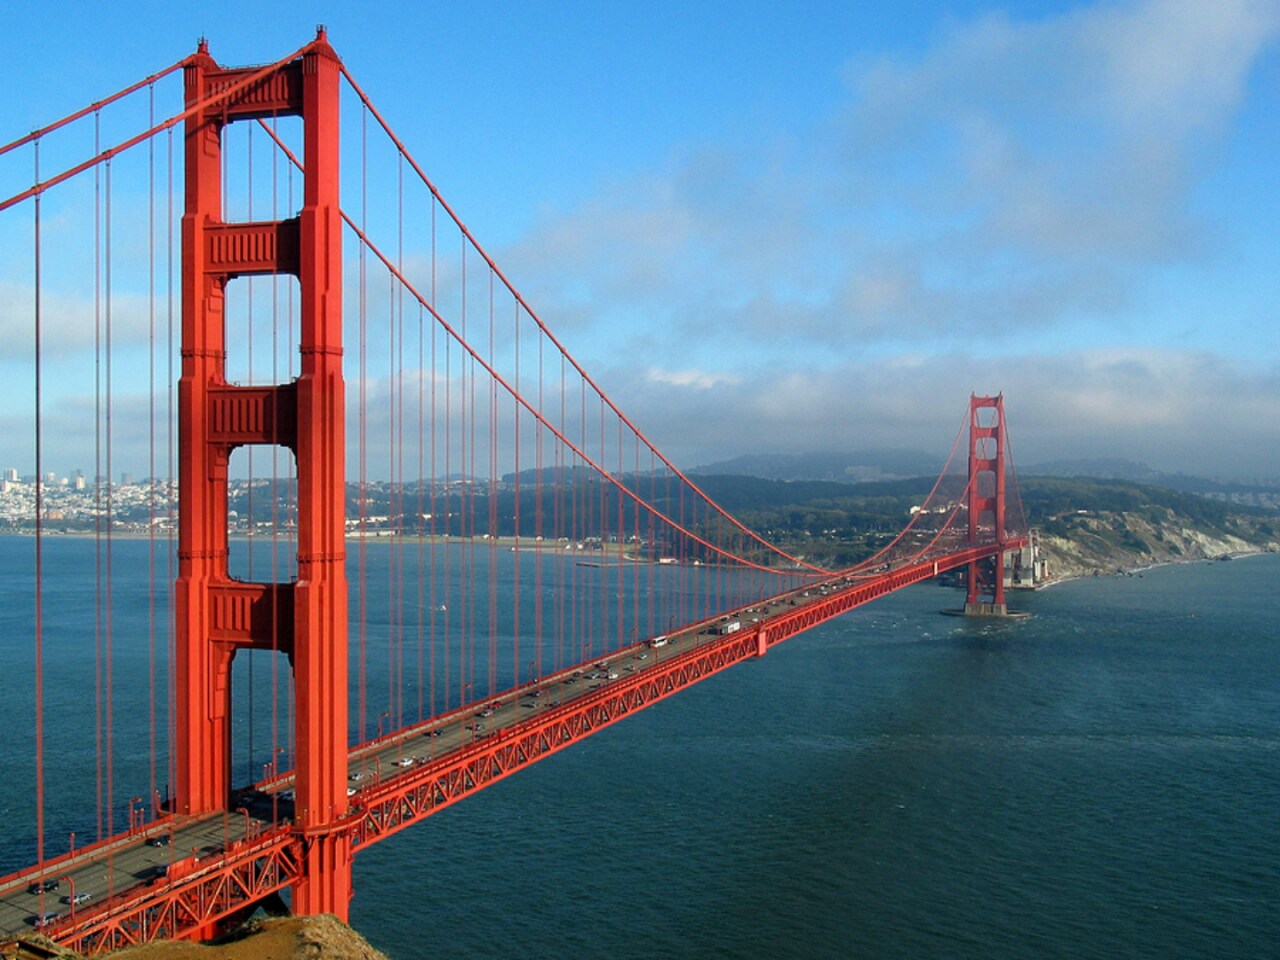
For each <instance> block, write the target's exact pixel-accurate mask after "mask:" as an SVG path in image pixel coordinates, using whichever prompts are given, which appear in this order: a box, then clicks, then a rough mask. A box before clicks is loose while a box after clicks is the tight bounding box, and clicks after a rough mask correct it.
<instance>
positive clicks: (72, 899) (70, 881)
mask: <svg viewBox="0 0 1280 960" xmlns="http://www.w3.org/2000/svg"><path fill="white" fill-rule="evenodd" d="M58 879H59V880H65V881H67V886H68V887H70V888H71V892H70V893H69V894H68V895H67V902H68V903H70V904H71V919H72V920H74V919H75V918H76V878H75V877H73V876H71V874H67V875H66V876H65V877H59V878H58Z"/></svg>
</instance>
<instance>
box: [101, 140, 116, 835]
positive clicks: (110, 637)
mask: <svg viewBox="0 0 1280 960" xmlns="http://www.w3.org/2000/svg"><path fill="white" fill-rule="evenodd" d="M104 166H105V167H106V193H107V196H106V236H105V244H104V246H105V248H106V262H105V264H104V267H103V270H104V274H105V283H106V367H107V376H106V388H107V421H106V435H107V438H106V439H107V469H106V473H107V582H106V607H107V609H106V646H107V678H106V679H107V691H106V710H107V714H106V743H107V761H106V762H107V770H106V781H107V799H106V807H107V833H108V834H111V833H114V832H115V827H114V820H115V817H114V810H113V806H114V804H113V799H114V795H115V792H114V786H115V764H114V762H113V761H114V740H115V737H114V723H113V720H114V713H113V707H114V703H113V701H114V693H115V690H114V686H115V672H114V669H113V663H112V654H113V647H114V646H115V638H114V623H113V614H114V609H113V607H114V604H113V602H112V601H113V599H114V598H113V597H112V593H113V591H114V589H115V582H114V577H113V569H112V561H113V552H114V551H113V549H112V539H111V536H112V531H111V526H112V524H113V523H114V522H115V500H114V496H113V492H112V485H111V471H112V468H113V466H114V464H115V460H114V456H113V454H114V449H115V448H114V443H113V441H112V432H111V418H112V386H113V384H112V372H113V371H112V366H113V365H112V333H113V330H112V327H113V322H112V321H113V319H114V317H113V310H112V307H113V298H112V249H111V219H112V217H111V213H112V210H111V161H110V160H108V161H107V162H106V164H104Z"/></svg>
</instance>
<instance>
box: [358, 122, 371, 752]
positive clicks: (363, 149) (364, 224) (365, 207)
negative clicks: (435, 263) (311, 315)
mask: <svg viewBox="0 0 1280 960" xmlns="http://www.w3.org/2000/svg"><path fill="white" fill-rule="evenodd" d="M367 114H368V111H367V110H365V109H363V108H362V109H361V111H360V229H361V230H362V231H363V232H365V233H367V232H368V231H367V228H368V219H369V181H368V178H367V177H366V173H367V170H368V167H367V164H366V158H367V156H368V136H367V128H366V126H365V117H366V116H367ZM367 270H368V268H367V263H366V258H365V248H364V244H361V245H360V305H359V311H360V314H359V316H360V322H359V330H360V347H359V356H360V386H359V391H358V394H359V403H358V407H359V409H358V416H359V441H358V446H359V457H360V486H359V493H358V499H359V510H358V515H359V524H358V528H359V530H360V540H359V546H358V548H357V556H358V557H359V564H358V566H359V576H358V580H359V591H358V593H359V598H360V600H359V610H360V613H359V618H360V619H359V627H358V630H359V634H358V635H359V647H360V659H359V666H358V669H357V677H358V687H359V691H358V694H357V703H358V704H359V709H358V710H357V721H356V730H357V736H356V740H357V742H359V743H364V741H365V715H366V711H367V709H368V703H367V700H366V694H367V689H368V687H367V680H368V676H367V663H366V652H367V644H368V623H369V615H368V608H367V607H366V605H365V604H366V596H367V595H366V592H365V587H366V577H365V572H366V568H365V564H366V561H367V557H366V553H365V546H366V544H365V541H364V534H365V517H366V505H365V501H366V497H367V494H368V485H367V484H368V476H367V473H366V469H367V449H366V445H365V404H366V392H365V391H366V389H367V386H368V378H367V376H366V359H367V358H366V354H365V324H366V312H365V311H366V306H367V303H366V296H365V283H366V277H367Z"/></svg>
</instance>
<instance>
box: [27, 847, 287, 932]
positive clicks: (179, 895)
mask: <svg viewBox="0 0 1280 960" xmlns="http://www.w3.org/2000/svg"><path fill="white" fill-rule="evenodd" d="M300 851H301V847H300V846H299V844H298V843H297V842H296V840H295V838H294V836H293V834H292V833H291V832H290V831H289V830H287V829H282V830H275V831H273V832H271V833H268V834H264V835H262V836H259V837H255V838H253V839H252V840H250V841H248V842H239V843H233V844H231V845H230V846H228V847H227V849H226V850H223V851H219V852H217V853H214V854H210V855H208V856H207V857H206V858H204V859H203V860H197V859H195V858H189V859H188V860H180V861H177V862H175V863H174V864H173V865H172V867H170V869H169V875H168V876H167V877H164V878H158V879H157V880H156V881H155V882H153V883H151V884H149V885H141V886H138V887H134V888H133V889H131V890H128V891H125V892H124V893H122V894H120V895H118V896H116V897H114V898H113V899H111V900H108V901H106V902H103V903H101V904H97V905H95V906H93V907H90V908H87V909H81V910H80V912H79V914H78V916H77V917H76V918H74V919H72V918H66V919H64V920H63V921H61V922H59V923H58V924H57V925H56V926H54V927H52V928H50V929H49V930H47V931H46V932H47V933H48V934H49V935H50V936H51V937H53V938H54V939H56V940H57V942H58V943H60V944H62V945H63V946H66V947H70V948H71V949H73V950H78V951H80V952H81V953H84V954H86V955H93V954H97V953H103V952H106V951H108V950H119V949H121V948H122V947H128V946H133V945H135V944H139V943H146V942H148V941H151V940H161V939H170V940H172V939H181V938H185V937H191V936H194V935H199V933H200V931H205V930H210V929H216V928H217V925H218V924H219V921H223V920H225V919H226V918H228V917H232V916H236V915H238V914H240V913H242V912H243V911H244V910H245V909H246V908H249V907H252V906H253V905H254V904H257V903H260V902H261V901H262V900H264V899H265V898H267V897H269V896H270V895H271V894H273V893H276V892H278V891H280V890H283V889H284V888H285V887H287V886H289V885H290V884H294V883H297V882H298V880H299V878H300V877H301V875H302V864H301V862H300Z"/></svg>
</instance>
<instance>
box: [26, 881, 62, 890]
mask: <svg viewBox="0 0 1280 960" xmlns="http://www.w3.org/2000/svg"><path fill="white" fill-rule="evenodd" d="M57 889H58V881H57V880H37V881H36V882H35V883H33V884H32V885H31V886H29V887H27V893H49V892H50V891H52V890H57Z"/></svg>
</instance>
